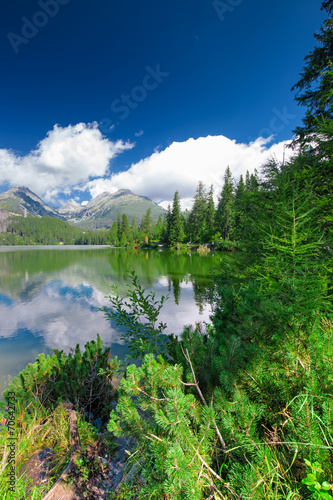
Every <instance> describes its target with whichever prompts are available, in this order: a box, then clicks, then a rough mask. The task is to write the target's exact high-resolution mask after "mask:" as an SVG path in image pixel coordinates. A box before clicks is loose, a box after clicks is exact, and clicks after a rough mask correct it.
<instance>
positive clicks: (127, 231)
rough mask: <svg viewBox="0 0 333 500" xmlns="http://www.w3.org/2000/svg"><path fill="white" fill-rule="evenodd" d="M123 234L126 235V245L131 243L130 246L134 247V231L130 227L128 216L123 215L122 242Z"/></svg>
mask: <svg viewBox="0 0 333 500" xmlns="http://www.w3.org/2000/svg"><path fill="white" fill-rule="evenodd" d="M123 234H124V235H125V238H126V243H129V244H130V245H132V244H133V235H132V231H131V229H130V226H129V223H128V218H127V215H126V214H123V215H122V218H121V237H120V240H121V238H122V236H123Z"/></svg>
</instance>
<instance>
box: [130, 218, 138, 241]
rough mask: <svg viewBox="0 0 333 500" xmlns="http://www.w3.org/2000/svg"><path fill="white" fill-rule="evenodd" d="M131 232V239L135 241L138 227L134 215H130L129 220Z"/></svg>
mask: <svg viewBox="0 0 333 500" xmlns="http://www.w3.org/2000/svg"><path fill="white" fill-rule="evenodd" d="M131 233H132V236H133V240H134V241H135V242H136V241H137V239H138V238H139V229H138V225H137V223H136V219H135V217H132V220H131Z"/></svg>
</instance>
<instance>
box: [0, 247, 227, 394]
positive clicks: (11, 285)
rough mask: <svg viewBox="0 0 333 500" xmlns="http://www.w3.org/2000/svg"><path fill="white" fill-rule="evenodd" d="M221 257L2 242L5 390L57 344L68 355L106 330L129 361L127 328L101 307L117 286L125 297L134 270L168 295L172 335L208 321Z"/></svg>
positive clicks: (0, 354) (0, 331) (105, 336)
mask: <svg viewBox="0 0 333 500" xmlns="http://www.w3.org/2000/svg"><path fill="white" fill-rule="evenodd" d="M216 260H217V257H215V256H214V255H212V254H208V255H206V256H200V255H198V254H197V253H196V252H194V253H192V254H177V253H176V252H171V251H148V252H147V251H140V250H139V251H134V250H124V249H112V248H96V247H80V248H78V247H71V248H67V247H51V248H48V249H45V247H39V248H38V249H36V248H33V247H23V248H22V247H20V248H19V247H13V248H8V247H7V248H6V247H2V248H1V251H0V319H1V322H0V392H2V390H3V388H4V387H5V386H7V384H8V380H9V379H8V375H9V376H10V377H13V376H15V375H16V374H17V373H18V372H19V371H20V370H22V369H23V368H24V367H25V366H26V364H27V363H29V362H33V361H34V360H35V358H36V356H37V355H38V354H39V353H41V352H44V353H45V354H51V353H52V349H54V348H57V349H62V350H64V351H65V352H68V351H69V349H70V348H71V347H75V345H76V344H80V346H81V347H83V346H84V344H85V343H86V342H87V341H88V340H91V339H94V338H96V335H97V333H99V334H100V336H101V338H102V340H103V342H104V345H105V346H111V354H113V355H117V356H119V357H121V358H124V357H125V355H126V354H127V349H126V346H125V345H123V343H122V342H121V340H120V335H121V329H120V328H119V327H117V325H115V324H114V323H110V322H108V321H106V320H105V319H104V314H103V312H101V311H100V310H99V308H100V307H102V306H104V305H106V306H108V305H109V301H108V299H107V298H106V297H105V296H106V295H109V294H110V293H111V291H112V285H114V284H115V285H117V286H118V289H119V292H120V294H121V295H122V296H125V295H126V291H127V286H128V285H129V279H128V272H129V269H133V270H134V271H135V272H136V274H137V275H138V277H139V280H140V283H141V284H142V286H143V287H144V288H145V289H146V290H147V291H149V290H154V291H155V292H156V298H157V299H158V298H160V297H161V296H162V295H169V300H167V301H166V303H165V305H164V307H163V310H162V312H161V315H160V320H161V321H164V322H166V323H167V325H168V328H167V330H166V333H176V334H179V333H181V331H182V329H183V326H184V325H187V324H193V323H194V322H196V321H209V315H210V313H211V307H210V303H209V285H210V283H211V278H210V269H211V267H212V266H214V265H215V264H216Z"/></svg>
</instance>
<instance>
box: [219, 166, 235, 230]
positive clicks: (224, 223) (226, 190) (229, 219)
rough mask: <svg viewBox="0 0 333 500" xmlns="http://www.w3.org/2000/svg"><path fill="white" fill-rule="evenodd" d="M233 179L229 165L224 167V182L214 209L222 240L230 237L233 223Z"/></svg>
mask: <svg viewBox="0 0 333 500" xmlns="http://www.w3.org/2000/svg"><path fill="white" fill-rule="evenodd" d="M234 201H235V195H234V179H233V177H232V174H231V170H230V167H229V166H228V167H227V168H226V171H225V174H224V184H223V188H222V191H221V195H220V199H219V202H218V206H217V210H216V216H215V217H216V219H215V220H216V229H217V231H219V232H220V233H221V235H222V237H223V239H224V240H226V239H231V237H232V231H233V229H234V225H235V206H234Z"/></svg>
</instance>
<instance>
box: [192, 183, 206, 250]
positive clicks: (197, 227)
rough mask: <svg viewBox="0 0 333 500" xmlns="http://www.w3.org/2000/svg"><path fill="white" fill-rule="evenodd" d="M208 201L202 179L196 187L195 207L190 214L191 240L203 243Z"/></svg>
mask: <svg viewBox="0 0 333 500" xmlns="http://www.w3.org/2000/svg"><path fill="white" fill-rule="evenodd" d="M206 216H207V202H206V192H205V187H204V185H203V183H202V182H201V181H200V182H199V185H198V187H197V189H196V192H195V195H194V199H193V207H192V210H191V212H190V215H189V231H190V234H191V240H192V241H194V242H198V243H201V242H202V241H203V235H204V234H205V232H206Z"/></svg>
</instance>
